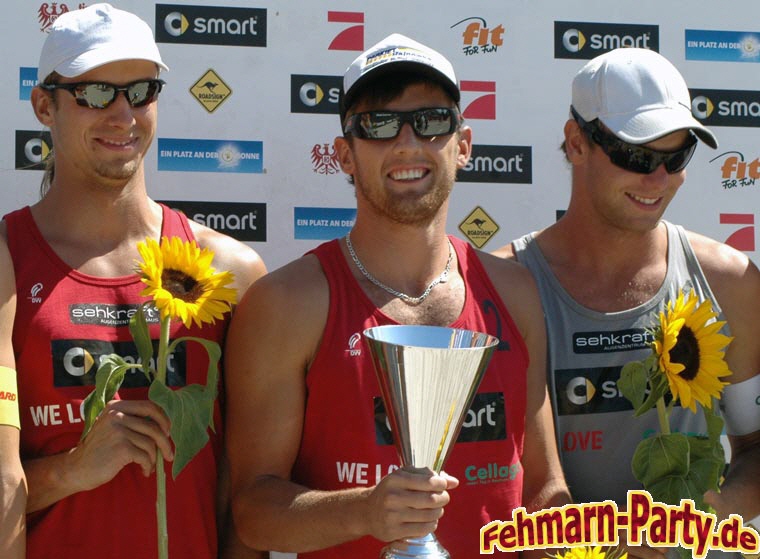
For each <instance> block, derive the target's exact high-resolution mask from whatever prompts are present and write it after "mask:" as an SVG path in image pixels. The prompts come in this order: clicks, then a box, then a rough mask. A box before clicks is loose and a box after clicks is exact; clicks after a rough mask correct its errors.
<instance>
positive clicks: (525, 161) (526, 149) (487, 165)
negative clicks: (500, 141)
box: [457, 144, 533, 184]
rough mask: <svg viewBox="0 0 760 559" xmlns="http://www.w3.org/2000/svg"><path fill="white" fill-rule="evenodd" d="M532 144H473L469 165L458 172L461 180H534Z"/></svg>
mask: <svg viewBox="0 0 760 559" xmlns="http://www.w3.org/2000/svg"><path fill="white" fill-rule="evenodd" d="M532 159H533V158H532V148H531V146H490V145H478V144H475V145H473V146H472V155H471V156H470V160H469V161H468V162H467V165H465V166H464V168H463V169H460V171H459V172H458V173H457V181H459V182H490V183H519V184H530V183H531V182H533V163H532Z"/></svg>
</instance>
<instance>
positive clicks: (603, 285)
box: [497, 48, 760, 554]
mask: <svg viewBox="0 0 760 559" xmlns="http://www.w3.org/2000/svg"><path fill="white" fill-rule="evenodd" d="M570 111H571V118H570V119H569V120H568V121H567V122H566V124H565V128H564V132H565V142H564V144H563V149H564V151H565V154H566V157H567V159H568V161H569V162H570V164H571V165H572V192H571V198H570V203H569V206H568V208H567V212H566V213H565V214H564V215H563V216H562V217H561V218H560V219H559V220H558V221H557V222H556V223H555V224H553V225H551V226H550V227H548V228H546V229H544V230H543V231H540V232H537V233H531V234H528V235H525V236H524V237H522V238H520V239H517V240H516V241H514V242H513V243H511V244H510V245H507V246H505V247H502V248H501V249H500V250H499V251H498V253H497V254H499V255H500V256H505V257H507V258H509V259H514V258H516V259H517V260H518V261H519V262H521V263H523V264H525V265H526V266H528V268H529V269H530V270H531V271H532V272H533V275H534V277H535V278H536V281H537V282H538V286H539V290H540V292H541V298H542V301H543V304H544V309H545V312H546V321H547V336H548V342H549V363H548V384H549V390H550V393H552V396H553V398H552V399H553V404H554V412H555V421H556V424H557V431H558V435H559V442H560V446H561V455H562V463H563V468H564V471H565V475H566V476H567V479H568V485H569V486H570V488H571V491H572V493H573V497H574V498H575V499H576V500H578V501H583V502H587V501H602V500H605V499H612V500H615V501H617V502H618V503H625V500H626V491H627V490H629V489H637V488H640V487H641V486H640V484H639V483H638V482H637V481H636V479H635V478H634V477H633V473H632V471H631V458H632V456H633V453H634V450H635V449H636V446H637V445H638V443H639V442H640V441H641V440H642V439H643V438H645V437H646V436H648V435H649V434H651V433H655V432H658V431H659V425H658V419H657V412H656V411H655V410H651V411H650V412H648V413H647V414H646V415H644V416H642V417H634V416H633V411H632V409H631V406H630V404H628V401H627V400H625V399H624V398H623V397H622V396H620V395H619V394H618V391H617V387H616V381H617V380H618V378H619V376H620V369H621V367H622V366H623V365H625V364H626V363H627V362H629V361H632V360H635V359H644V358H646V357H647V356H648V355H649V353H650V349H649V343H650V338H649V337H647V329H651V328H653V327H654V325H655V322H654V321H655V320H656V319H657V313H658V312H659V311H663V310H664V307H665V305H666V303H667V302H668V301H669V300H673V301H675V298H676V295H677V293H678V291H679V290H680V289H682V290H684V291H692V290H693V291H695V292H696V293H697V294H698V295H699V299H700V300H710V301H711V302H712V305H713V308H714V309H716V311H720V316H719V320H727V321H728V328H729V329H730V333H731V335H733V336H734V340H733V342H731V344H730V345H729V347H728V351H727V354H726V359H727V362H728V365H729V367H730V369H731V371H732V372H733V374H732V375H730V376H727V377H725V378H723V379H721V380H723V381H728V382H729V383H731V384H730V385H729V386H727V387H726V388H725V390H724V393H723V396H722V401H721V407H722V408H723V411H724V418H725V419H726V431H727V432H728V435H729V439H730V440H731V444H732V455H733V456H732V464H731V472H730V473H729V475H728V478H727V480H726V482H725V484H724V485H723V488H722V493H721V495H720V496H718V495H716V494H714V493H709V494H708V495H707V497H706V500H707V501H709V502H710V503H711V504H712V505H713V506H714V507H715V509H716V510H717V512H718V515H719V516H720V517H721V518H722V517H725V516H726V515H727V514H728V513H738V514H742V515H744V518H745V519H750V518H752V517H754V516H755V515H757V514H758V513H760V499H758V482H757V480H758V479H760V478H758V477H757V464H758V462H757V458H758V454H759V453H760V446H758V444H757V443H758V440H760V408H759V407H758V406H757V404H756V403H755V402H756V399H757V398H758V396H760V377H758V376H756V375H757V373H758V371H760V344H758V343H757V333H758V325H760V305H758V304H756V303H755V302H756V301H757V300H758V297H760V274H758V270H757V268H756V267H755V265H754V264H753V263H752V262H751V261H750V260H749V259H748V258H747V257H746V256H745V255H744V254H742V253H740V252H738V251H736V250H734V249H733V248H731V247H728V246H726V245H724V244H721V243H718V242H716V241H713V240H711V239H708V238H705V237H703V236H701V235H698V234H696V233H692V232H687V231H684V229H683V228H682V227H680V226H676V225H673V224H671V223H668V222H666V221H664V220H662V215H663V213H664V212H665V209H666V208H667V206H668V204H669V203H670V201H671V200H672V199H673V197H674V196H675V194H676V192H677V191H678V188H679V187H680V186H681V184H682V183H683V182H684V179H685V177H686V171H685V167H686V165H687V164H688V163H689V160H690V158H691V156H692V154H693V153H694V150H695V149H696V147H697V144H698V141H699V140H701V141H702V142H704V143H705V144H707V145H708V146H709V147H711V148H715V147H716V146H717V141H716V139H715V136H714V135H713V134H712V132H710V131H709V130H708V129H707V128H705V127H704V126H703V125H702V124H701V123H700V122H698V121H697V120H696V119H695V118H694V117H693V116H692V114H691V100H690V98H689V91H688V89H687V86H686V83H685V82H684V80H683V78H682V77H681V75H680V74H679V72H678V70H676V68H675V67H674V66H673V65H672V64H671V63H670V62H669V61H668V60H666V59H665V58H664V57H662V56H661V55H659V54H657V53H655V52H653V51H650V50H645V49H634V48H626V49H618V50H614V51H612V52H609V53H607V54H603V55H601V56H599V57H597V58H595V59H593V60H591V61H590V62H589V63H587V64H586V65H585V66H584V67H583V68H582V69H581V70H580V71H579V72H578V73H577V75H576V76H575V79H574V80H573V85H572V105H571V107H570ZM698 186H699V185H698V184H696V185H693V186H692V188H696V187H698ZM672 355H673V354H672V353H671V356H672ZM697 365H698V363H697V364H695V363H690V364H689V368H688V370H685V371H684V373H682V374H684V375H691V377H689V378H691V379H693V378H694V375H695V374H696V373H697V369H696V368H695V367H696V366H697ZM700 374H701V373H700ZM684 378H687V376H684ZM671 425H672V429H673V430H674V431H678V432H682V433H705V432H706V428H705V425H704V421H703V419H702V415H701V414H694V413H692V411H690V410H689V409H686V407H681V406H677V407H675V408H674V409H673V412H672V416H671ZM600 468H604V469H605V470H607V471H608V474H604V475H600V472H599V470H600ZM750 481H751V483H749V482H750ZM631 551H632V552H633V553H634V554H639V553H644V552H645V550H643V549H642V550H637V549H635V548H632V550H631ZM650 551H652V550H650Z"/></svg>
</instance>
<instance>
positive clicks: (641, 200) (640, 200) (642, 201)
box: [628, 193, 661, 206]
mask: <svg viewBox="0 0 760 559" xmlns="http://www.w3.org/2000/svg"><path fill="white" fill-rule="evenodd" d="M628 196H629V197H630V198H632V199H633V200H635V201H636V202H638V203H639V204H644V205H645V206H653V205H655V204H656V203H657V202H659V201H660V200H661V198H644V197H643V196H636V195H635V194H630V193H629V194H628Z"/></svg>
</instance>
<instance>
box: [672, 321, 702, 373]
mask: <svg viewBox="0 0 760 559" xmlns="http://www.w3.org/2000/svg"><path fill="white" fill-rule="evenodd" d="M670 360H671V362H673V363H680V364H681V365H683V366H684V367H686V368H685V369H684V370H683V371H681V372H680V373H678V374H679V375H680V376H681V377H682V378H684V379H686V380H694V378H695V377H696V376H697V372H699V342H698V341H697V337H696V336H695V335H694V332H692V331H691V328H689V327H688V326H684V327H683V328H681V331H680V332H679V333H678V340H677V341H676V345H675V346H673V349H671V350H670Z"/></svg>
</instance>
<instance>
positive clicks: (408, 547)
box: [380, 534, 451, 559]
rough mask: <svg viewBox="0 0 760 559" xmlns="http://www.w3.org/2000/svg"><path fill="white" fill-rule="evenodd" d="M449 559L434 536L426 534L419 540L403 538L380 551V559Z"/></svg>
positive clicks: (447, 553)
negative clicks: (416, 558) (422, 558)
mask: <svg viewBox="0 0 760 559" xmlns="http://www.w3.org/2000/svg"><path fill="white" fill-rule="evenodd" d="M415 557H426V558H428V559H451V555H449V552H448V551H446V550H445V549H444V547H443V546H442V545H441V544H440V543H438V540H437V539H436V537H435V535H433V534H428V535H427V536H422V537H421V538H404V539H401V540H396V541H393V542H391V543H389V544H388V545H386V546H385V547H384V548H383V549H382V550H381V551H380V559H414V558H415Z"/></svg>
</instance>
